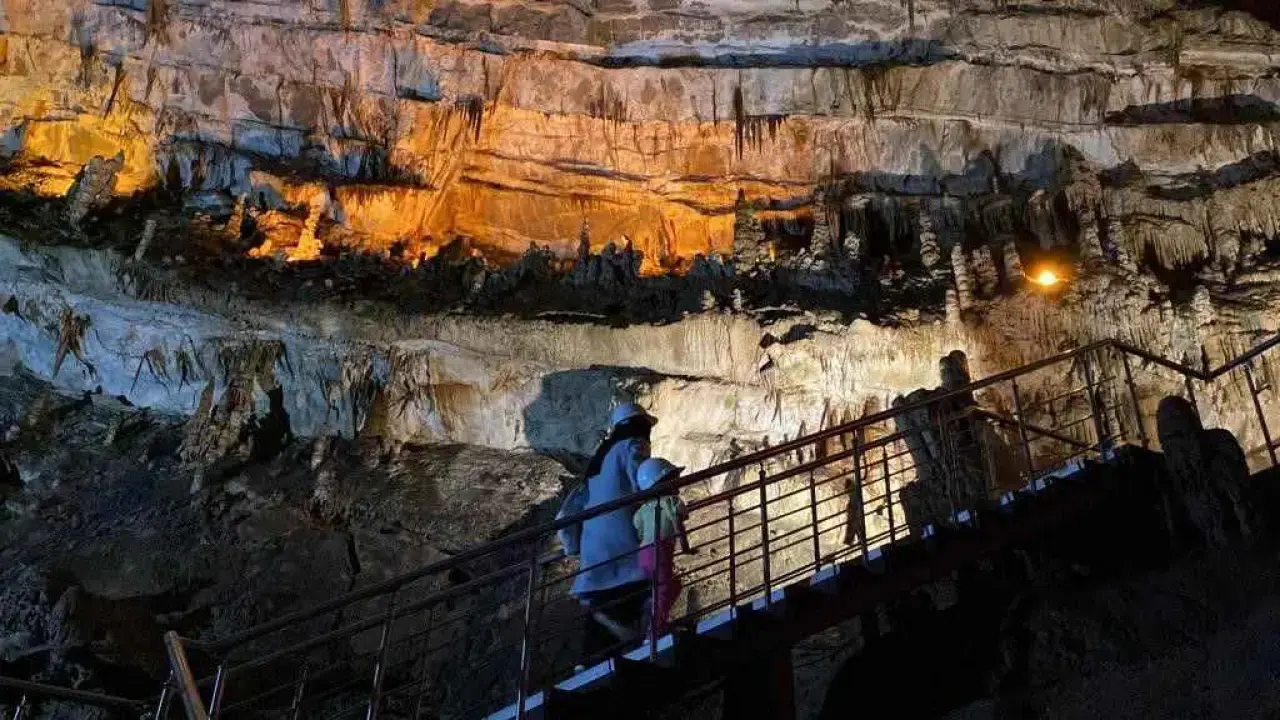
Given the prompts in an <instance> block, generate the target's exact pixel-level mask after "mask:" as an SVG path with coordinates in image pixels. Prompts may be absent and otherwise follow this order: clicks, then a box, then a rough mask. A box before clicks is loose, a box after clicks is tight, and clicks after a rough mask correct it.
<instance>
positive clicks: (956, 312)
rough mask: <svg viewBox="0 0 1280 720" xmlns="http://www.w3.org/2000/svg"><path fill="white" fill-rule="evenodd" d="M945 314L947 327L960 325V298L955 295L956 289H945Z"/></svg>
mask: <svg viewBox="0 0 1280 720" xmlns="http://www.w3.org/2000/svg"><path fill="white" fill-rule="evenodd" d="M946 312H947V324H948V325H959V324H960V321H961V314H960V298H959V296H958V295H956V289H955V288H953V287H949V288H947V297H946Z"/></svg>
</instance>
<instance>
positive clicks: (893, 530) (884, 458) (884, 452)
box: [880, 443, 898, 545]
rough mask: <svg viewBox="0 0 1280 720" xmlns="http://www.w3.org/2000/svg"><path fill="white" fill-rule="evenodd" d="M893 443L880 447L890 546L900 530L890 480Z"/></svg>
mask: <svg viewBox="0 0 1280 720" xmlns="http://www.w3.org/2000/svg"><path fill="white" fill-rule="evenodd" d="M892 446H893V443H885V444H884V445H881V446H880V463H881V465H882V466H883V470H884V506H885V509H886V510H887V512H888V513H889V544H890V545H892V544H893V543H894V541H896V540H897V539H898V528H897V525H896V521H895V520H894V519H893V484H892V482H891V480H890V473H889V448H890V447H892Z"/></svg>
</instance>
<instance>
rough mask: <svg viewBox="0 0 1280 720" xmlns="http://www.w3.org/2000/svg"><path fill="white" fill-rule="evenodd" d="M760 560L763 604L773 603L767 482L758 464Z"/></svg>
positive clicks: (762, 467) (766, 476)
mask: <svg viewBox="0 0 1280 720" xmlns="http://www.w3.org/2000/svg"><path fill="white" fill-rule="evenodd" d="M759 478H760V560H761V569H762V572H763V573H764V604H765V605H766V606H768V605H772V604H773V579H772V572H771V563H772V562H773V561H772V559H771V558H770V557H769V484H768V482H767V479H768V475H766V474H765V471H764V465H761V466H760V475H759Z"/></svg>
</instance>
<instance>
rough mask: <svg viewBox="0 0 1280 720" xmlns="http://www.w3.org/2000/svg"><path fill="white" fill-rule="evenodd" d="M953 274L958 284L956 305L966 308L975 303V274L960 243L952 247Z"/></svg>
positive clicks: (961, 308)
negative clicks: (972, 272) (971, 272)
mask: <svg viewBox="0 0 1280 720" xmlns="http://www.w3.org/2000/svg"><path fill="white" fill-rule="evenodd" d="M951 275H952V277H953V278H954V279H955V284H956V307H958V308H959V309H960V310H966V309H968V308H969V307H971V306H972V305H973V276H972V275H971V274H970V273H969V263H968V260H967V259H966V258H965V255H964V250H963V249H962V248H961V247H960V245H958V244H957V245H955V246H953V247H952V248H951Z"/></svg>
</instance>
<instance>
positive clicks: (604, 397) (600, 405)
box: [524, 366, 661, 473]
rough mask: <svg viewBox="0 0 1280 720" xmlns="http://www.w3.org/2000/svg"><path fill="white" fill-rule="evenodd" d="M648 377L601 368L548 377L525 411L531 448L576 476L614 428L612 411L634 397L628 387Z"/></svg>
mask: <svg viewBox="0 0 1280 720" xmlns="http://www.w3.org/2000/svg"><path fill="white" fill-rule="evenodd" d="M646 375H647V373H646V372H644V371H642V370H636V369H634V368H618V367H599V366H597V367H590V368H584V369H582V370H565V371H561V372H554V373H551V374H549V375H546V376H544V377H543V378H542V387H541V389H540V390H539V392H538V396H537V397H536V398H534V400H533V402H531V403H529V405H528V406H527V407H525V409H524V428H525V437H526V439H527V440H528V442H529V447H531V448H532V449H533V450H535V451H537V452H539V453H542V454H543V455H547V456H550V457H553V458H555V459H556V460H558V461H560V463H561V464H563V465H564V466H565V467H566V468H568V469H569V470H570V471H572V472H574V473H579V472H581V471H582V470H585V469H586V465H587V461H588V460H590V458H591V455H592V453H594V452H595V449H596V446H597V445H599V443H600V441H601V440H602V439H603V438H604V435H605V432H606V430H607V429H608V424H609V412H610V411H611V410H612V409H613V408H614V407H615V406H616V405H617V404H618V403H620V402H623V401H625V400H627V399H629V398H628V393H627V392H626V388H625V385H626V384H627V383H628V382H630V381H634V380H638V379H642V378H643V377H645V376H646ZM659 421H661V418H659Z"/></svg>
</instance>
